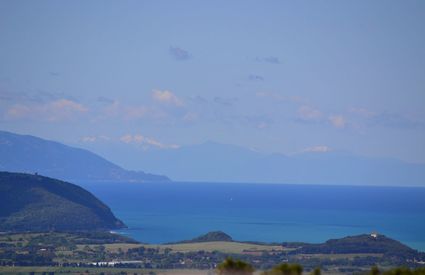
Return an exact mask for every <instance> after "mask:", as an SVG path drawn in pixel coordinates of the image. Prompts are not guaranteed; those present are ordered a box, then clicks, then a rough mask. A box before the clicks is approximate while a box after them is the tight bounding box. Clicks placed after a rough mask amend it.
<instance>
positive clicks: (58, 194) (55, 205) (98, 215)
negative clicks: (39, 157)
mask: <svg viewBox="0 0 425 275" xmlns="http://www.w3.org/2000/svg"><path fill="white" fill-rule="evenodd" d="M124 226H125V225H124V224H123V222H121V221H120V220H119V219H117V218H116V217H115V216H114V214H113V213H112V212H111V210H110V209H109V207H108V206H106V205H105V204H104V203H103V202H101V201H100V200H99V199H97V198H96V197H95V196H94V195H92V194H91V193H90V192H88V191H86V190H84V189H83V188H81V187H79V186H77V185H74V184H71V183H67V182H64V181H60V180H56V179H52V178H47V177H43V176H39V175H30V174H21V173H9V172H0V231H51V230H59V231H74V230H100V229H114V228H122V227H124Z"/></svg>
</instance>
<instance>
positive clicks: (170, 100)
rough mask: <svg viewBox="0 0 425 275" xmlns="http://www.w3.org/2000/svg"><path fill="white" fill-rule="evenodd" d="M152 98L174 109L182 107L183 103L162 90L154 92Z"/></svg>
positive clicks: (170, 93)
mask: <svg viewBox="0 0 425 275" xmlns="http://www.w3.org/2000/svg"><path fill="white" fill-rule="evenodd" d="M152 98H153V100H155V101H156V102H159V103H162V104H168V105H173V106H176V107H181V106H183V101H182V100H181V99H180V98H178V97H177V96H176V95H174V94H173V93H172V92H170V91H167V90H164V91H160V90H154V91H153V93H152Z"/></svg>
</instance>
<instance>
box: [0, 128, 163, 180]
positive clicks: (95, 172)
mask: <svg viewBox="0 0 425 275" xmlns="http://www.w3.org/2000/svg"><path fill="white" fill-rule="evenodd" d="M0 171H10V172H23V173H38V174H41V175H44V176H48V177H52V178H57V179H61V180H68V181H127V182H166V181H170V179H169V178H168V177H166V176H160V175H153V174H148V173H145V172H142V171H128V170H125V169H123V168H121V167H119V166H118V165H116V164H113V163H112V162H110V161H108V160H106V159H104V158H102V157H100V156H98V155H96V154H94V153H92V152H90V151H87V150H83V149H79V148H74V147H70V146H67V145H64V144H61V143H59V142H54V141H49V140H45V139H41V138H38V137H34V136H29V135H18V134H14V133H10V132H5V131H0Z"/></svg>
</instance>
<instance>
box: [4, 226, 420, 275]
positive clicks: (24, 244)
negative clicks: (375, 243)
mask: <svg viewBox="0 0 425 275" xmlns="http://www.w3.org/2000/svg"><path fill="white" fill-rule="evenodd" d="M218 243H220V244H221V245H228V246H238V245H240V243H237V242H235V241H232V242H227V243H225V242H218ZM209 244H211V243H208V242H201V243H197V244H196V246H194V247H195V248H194V249H193V250H184V251H182V250H179V247H182V246H187V245H188V244H173V245H147V244H140V243H137V242H135V241H134V240H131V239H129V238H126V237H123V236H120V235H117V234H111V233H109V232H94V231H93V232H73V233H64V232H61V233H60V232H50V233H14V234H12V233H8V234H1V233H0V266H9V267H10V266H63V267H87V268H90V267H97V268H99V270H100V268H105V267H109V268H115V269H117V268H140V269H148V270H158V269H198V270H209V271H212V270H214V269H215V268H216V267H217V266H220V263H223V262H224V263H227V264H224V265H221V266H222V274H226V273H225V272H226V270H227V271H228V270H229V269H226V266H227V267H229V268H230V269H231V268H236V267H240V266H244V265H242V264H241V263H238V260H239V261H243V262H245V263H247V264H249V266H250V267H252V268H255V269H256V270H264V272H265V273H264V274H267V275H270V274H273V275H274V274H276V275H277V274H294V275H295V274H298V272H299V270H300V268H299V267H298V266H297V265H294V264H293V263H297V264H299V265H301V266H302V267H303V270H304V273H305V274H309V273H312V274H315V275H319V274H320V271H319V270H318V269H317V268H318V267H320V269H321V270H322V271H323V272H324V273H325V274H327V273H348V274H353V273H356V274H368V271H369V270H370V268H371V267H372V266H379V269H380V270H381V271H382V272H384V271H385V270H388V269H390V268H394V267H397V266H406V267H409V268H418V267H421V266H423V261H424V260H425V258H420V257H421V255H422V254H420V253H418V254H416V255H415V257H414V258H411V259H406V258H405V256H401V257H397V256H388V255H386V254H382V253H354V254H348V253H339V254H336V253H333V254H325V253H316V254H303V253H298V252H296V251H297V250H298V251H299V248H298V249H297V248H289V249H288V248H285V247H280V248H279V247H276V246H270V247H268V248H267V247H264V246H256V245H252V246H251V248H248V249H247V248H244V249H242V250H239V251H238V252H237V251H235V250H233V252H228V251H227V252H226V250H224V249H223V250H215V249H214V250H207V248H208V247H209ZM248 247H249V246H248ZM255 247H257V248H255ZM342 252H343V251H342ZM422 256H423V255H422ZM229 257H230V258H232V259H237V260H232V261H229V260H228V261H227V262H226V261H225V260H226V259H228V258H229ZM246 267H247V266H246ZM250 270H251V269H249V268H248V267H247V269H246V270H245V271H250ZM374 270H375V269H374ZM375 271H376V270H375ZM381 271H379V270H378V271H376V272H381ZM0 273H1V272H0ZM374 274H381V273H374ZM387 274H388V275H391V273H385V275H387ZM400 274H401V273H400ZM405 274H408V273H405ZM412 274H414V273H412ZM409 275H410V274H409Z"/></svg>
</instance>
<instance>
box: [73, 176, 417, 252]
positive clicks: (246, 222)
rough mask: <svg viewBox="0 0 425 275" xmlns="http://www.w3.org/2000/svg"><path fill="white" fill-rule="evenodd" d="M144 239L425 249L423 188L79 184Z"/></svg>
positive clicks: (128, 230) (124, 231)
mask: <svg viewBox="0 0 425 275" xmlns="http://www.w3.org/2000/svg"><path fill="white" fill-rule="evenodd" d="M80 185H81V186H83V187H84V188H86V189H88V190H89V191H90V192H92V193H93V194H94V195H96V196H97V197H98V198H99V199H101V200H102V201H103V202H104V203H106V204H107V205H108V206H109V207H110V208H111V210H112V211H113V213H114V214H115V215H116V216H117V217H118V218H119V219H121V220H122V221H123V222H124V223H125V224H126V225H127V226H128V228H126V229H122V230H118V231H117V232H118V233H120V234H124V235H128V236H130V237H132V238H134V239H136V240H138V241H140V242H142V243H151V244H160V243H169V242H177V241H181V240H190V239H193V238H195V237H197V236H199V235H202V234H205V233H207V232H210V231H217V230H221V231H223V232H225V233H227V234H229V235H230V236H231V237H232V238H233V239H234V240H238V241H257V242H270V243H272V242H273V243H279V242H309V243H320V242H324V241H326V240H328V239H333V238H341V237H344V236H350V235H351V236H352V235H358V234H370V233H371V232H377V233H378V234H383V235H386V236H387V237H390V238H393V239H396V240H398V241H401V242H402V243H404V244H406V245H408V246H410V247H412V248H415V249H418V250H420V251H424V252H425V188H421V187H371V186H368V187H366V186H318V185H290V184H259V183H256V184H252V183H201V182H170V183H129V182H114V183H88V182H85V183H80Z"/></svg>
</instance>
